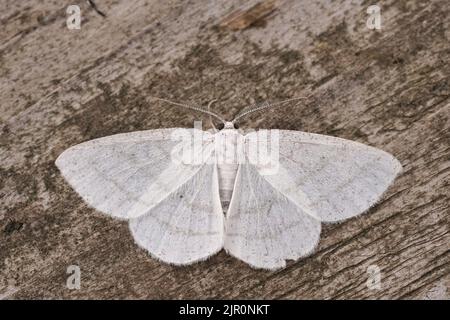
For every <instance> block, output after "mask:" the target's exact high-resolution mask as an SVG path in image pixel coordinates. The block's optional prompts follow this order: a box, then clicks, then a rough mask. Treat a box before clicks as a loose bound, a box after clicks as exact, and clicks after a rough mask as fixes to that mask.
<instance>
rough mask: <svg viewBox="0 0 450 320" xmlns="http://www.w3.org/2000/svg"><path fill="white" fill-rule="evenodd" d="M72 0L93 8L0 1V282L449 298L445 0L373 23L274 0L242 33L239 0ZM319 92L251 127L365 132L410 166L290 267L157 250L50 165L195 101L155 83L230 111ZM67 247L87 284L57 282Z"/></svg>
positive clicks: (351, 12) (160, 294) (198, 292)
mask: <svg viewBox="0 0 450 320" xmlns="http://www.w3.org/2000/svg"><path fill="white" fill-rule="evenodd" d="M256 2H257V1H254V2H252V3H256ZM77 3H78V4H80V6H81V8H82V13H83V17H84V19H85V20H83V22H82V28H81V30H79V31H70V30H67V29H66V28H65V8H64V7H61V4H60V3H59V2H56V1H55V2H48V3H47V2H41V1H27V2H26V4H25V2H17V3H12V2H10V1H4V0H2V1H0V6H1V8H2V9H4V10H2V13H1V17H0V20H1V21H2V25H5V27H4V28H2V29H1V30H0V37H1V39H2V43H1V44H0V101H1V102H0V108H1V109H0V110H1V120H2V124H1V126H2V127H1V129H2V131H1V135H0V143H1V145H0V148H1V153H0V159H1V170H0V176H1V180H0V189H1V191H0V197H1V207H0V210H1V211H0V297H2V298H55V297H62V298H208V297H210V298H284V299H296V298H340V299H343V298H425V299H429V298H436V297H438V298H439V297H440V298H446V299H448V298H449V292H448V288H449V281H450V280H449V279H450V275H449V273H450V245H449V243H450V234H449V229H450V221H449V214H450V209H449V207H450V206H449V198H450V197H449V192H448V190H449V179H450V150H449V141H450V131H449V129H450V120H449V115H450V100H449V96H450V89H449V88H450V86H449V84H450V67H449V65H448V61H450V45H449V43H450V42H449V40H450V31H449V30H450V12H449V11H450V8H449V7H448V5H447V3H446V1H445V0H440V1H439V0H436V1H430V2H426V3H424V2H419V1H417V2H416V1H393V0H392V1H380V2H379V4H380V5H381V8H382V18H383V20H382V30H381V31H374V30H369V29H367V28H366V25H365V22H366V19H367V14H366V11H365V10H366V8H367V7H368V6H369V5H370V4H371V3H368V2H365V1H356V2H348V1H333V2H332V3H328V1H316V2H299V1H293V0H291V1H279V6H278V8H277V12H276V14H275V15H271V16H270V17H269V18H268V19H267V21H266V23H265V24H264V25H263V26H255V27H254V28H247V29H245V30H242V31H238V32H233V31H227V30H223V29H221V28H218V25H219V23H220V21H221V19H222V18H223V17H224V16H225V15H226V14H228V13H229V12H231V11H233V10H236V9H239V8H240V7H241V6H242V5H243V4H244V2H243V1H237V0H236V1H227V2H223V3H221V4H219V3H214V4H213V3H212V2H209V1H192V2H182V1H167V2H166V1H164V2H161V1H150V2H148V1H140V0H137V1H125V2H123V1H122V2H117V1H109V0H108V1H102V2H101V3H100V2H98V5H99V6H101V9H102V10H103V11H104V12H106V13H107V18H106V19H103V18H102V17H100V16H99V15H97V14H96V13H95V12H94V11H93V10H91V9H89V8H88V6H87V4H86V2H85V1H78V2H77ZM245 4H246V5H251V3H250V4H249V3H248V2H245ZM43 21H44V23H43ZM3 39H5V40H3ZM309 93H312V98H311V101H310V103H308V105H305V106H298V107H287V108H284V109H277V110H272V111H269V112H266V113H261V114H257V115H256V114H255V115H253V116H251V117H250V118H248V119H246V120H245V121H244V122H243V123H242V124H241V127H244V128H257V127H259V128H281V129H295V130H303V131H309V132H317V133H324V134H331V135H336V136H340V137H343V138H348V139H352V140H356V141H360V142H363V143H367V144H370V145H373V146H375V147H379V148H381V149H384V150H386V151H388V152H391V153H392V154H394V155H395V156H396V157H397V158H398V159H400V161H401V162H402V164H403V166H404V172H403V173H402V175H401V176H400V177H399V178H398V179H397V180H396V181H395V183H394V185H393V186H392V187H391V188H390V189H389V190H388V191H387V193H386V195H385V197H384V198H383V200H382V201H381V202H380V203H379V204H378V205H376V206H375V207H373V208H372V209H370V210H369V212H368V213H366V214H365V215H363V216H361V217H358V218H354V219H350V220H348V221H346V222H344V223H340V224H335V225H324V228H323V232H322V236H321V241H320V244H319V247H318V249H317V251H316V253H315V254H313V255H312V256H310V257H308V258H306V259H303V260H300V261H298V262H295V263H289V265H288V267H287V268H286V269H284V270H281V271H276V272H266V271H260V270H254V269H251V268H249V267H248V266H247V265H246V264H244V263H241V262H239V261H237V260H236V259H234V258H232V257H229V256H227V255H226V254H225V253H223V252H221V253H220V254H218V255H217V256H214V257H212V258H211V259H209V260H208V261H206V262H202V263H199V264H196V265H193V266H190V267H186V268H179V267H173V266H168V265H165V264H161V263H159V262H157V261H155V260H153V259H151V258H150V257H149V256H148V255H147V254H146V253H145V252H144V251H143V250H140V249H139V248H138V247H137V246H136V245H135V244H134V243H133V240H132V237H131V236H130V235H129V232H128V227H127V225H126V223H123V222H118V221H115V220H113V219H109V218H106V217H105V216H103V215H101V214H100V213H98V212H96V211H95V210H92V209H90V208H87V207H86V205H85V204H84V203H83V202H82V201H81V199H80V198H79V197H78V196H77V195H76V194H75V193H74V192H73V191H72V190H71V189H70V187H68V186H67V184H66V183H65V182H64V181H63V179H62V178H61V176H60V175H59V173H58V171H57V170H56V167H55V166H54V160H55V158H56V157H57V155H58V154H59V153H60V152H62V151H63V150H64V149H66V148H67V147H69V146H71V145H74V144H76V143H79V142H82V141H85V140H89V139H92V138H96V137H101V136H105V135H110V134H114V133H118V132H127V131H134V130H142V129H149V128H159V127H171V126H191V125H192V123H193V120H194V119H200V118H201V116H200V115H198V114H195V113H191V112H185V111H184V110H178V109H173V108H168V107H167V106H166V105H162V104H160V103H150V102H148V97H149V96H151V95H154V96H163V97H166V98H172V99H174V100H179V101H190V102H195V103H205V102H206V101H209V100H211V99H213V98H218V99H220V102H219V103H218V104H216V105H214V107H216V110H217V111H218V112H221V113H223V114H224V115H225V116H227V117H229V118H230V117H231V116H232V115H233V114H235V113H236V112H238V111H239V110H240V109H241V108H242V107H243V106H244V105H247V104H249V103H253V102H255V100H258V101H261V100H271V101H274V100H278V99H282V98H289V97H292V96H300V95H305V94H309ZM201 119H204V120H206V118H201ZM72 264H75V265H79V266H80V268H81V271H82V287H81V289H80V290H68V289H67V288H66V286H65V282H66V278H67V274H66V269H67V267H68V266H69V265H72ZM370 265H377V266H379V268H380V269H381V277H382V285H381V289H379V290H370V289H368V287H367V286H366V281H367V279H368V276H369V274H368V273H367V268H368V267H369V266H370Z"/></svg>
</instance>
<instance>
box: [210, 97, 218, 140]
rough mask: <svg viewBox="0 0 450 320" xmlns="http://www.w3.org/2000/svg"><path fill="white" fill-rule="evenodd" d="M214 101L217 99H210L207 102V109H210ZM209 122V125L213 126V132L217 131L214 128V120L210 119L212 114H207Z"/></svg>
mask: <svg viewBox="0 0 450 320" xmlns="http://www.w3.org/2000/svg"><path fill="white" fill-rule="evenodd" d="M216 101H217V99H214V100H211V101H210V102H209V103H208V111H211V105H212V104H213V103H214V102H216ZM209 123H210V124H211V127H213V128H214V132H217V128H216V126H215V125H214V122H213V120H212V116H211V115H209Z"/></svg>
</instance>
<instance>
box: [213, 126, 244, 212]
mask: <svg viewBox="0 0 450 320" xmlns="http://www.w3.org/2000/svg"><path fill="white" fill-rule="evenodd" d="M243 141H244V136H243V135H242V134H240V133H239V131H238V130H237V129H235V128H234V125H233V124H232V123H227V124H226V125H225V127H224V129H223V130H221V131H220V132H218V133H217V134H216V140H215V142H216V161H217V171H218V178H219V196H220V201H221V203H222V209H223V211H224V213H225V212H226V211H227V210H228V206H229V204H230V201H231V197H232V195H233V189H234V183H235V180H236V175H237V170H238V166H239V163H240V161H241V160H242V159H243V157H244V153H243V149H242V145H243Z"/></svg>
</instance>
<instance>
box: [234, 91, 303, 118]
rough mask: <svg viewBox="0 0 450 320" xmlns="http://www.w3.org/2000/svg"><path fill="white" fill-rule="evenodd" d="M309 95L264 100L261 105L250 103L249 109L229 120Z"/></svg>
mask: <svg viewBox="0 0 450 320" xmlns="http://www.w3.org/2000/svg"><path fill="white" fill-rule="evenodd" d="M309 97H310V96H306V97H297V98H291V99H287V100H283V101H279V102H275V103H268V102H264V103H263V104H261V105H252V106H250V110H247V111H245V112H243V113H241V114H238V115H237V116H236V117H235V118H234V119H233V120H232V121H231V122H232V123H235V122H236V121H237V120H238V119H240V118H242V117H245V116H246V115H249V114H250V113H253V112H256V111H260V110H263V109H268V108H273V107H277V106H280V105H283V104H285V103H288V102H292V101H297V100H304V99H308V98H309ZM244 109H245V108H244Z"/></svg>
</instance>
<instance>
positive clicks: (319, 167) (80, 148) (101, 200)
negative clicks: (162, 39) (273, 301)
mask: <svg viewBox="0 0 450 320" xmlns="http://www.w3.org/2000/svg"><path fill="white" fill-rule="evenodd" d="M160 100H162V99H160ZM293 100H294V99H291V100H287V101H283V102H281V103H278V104H273V105H264V106H261V107H255V108H253V109H251V110H250V111H248V112H245V113H242V114H241V115H239V116H238V117H236V118H235V119H234V120H233V121H231V122H227V121H225V120H223V119H222V118H221V117H220V116H218V115H217V114H215V113H213V112H211V111H210V110H209V106H208V110H205V109H202V108H197V107H190V106H186V105H181V106H184V107H187V108H192V109H195V110H198V111H202V112H205V113H207V114H209V115H210V116H214V117H216V118H218V119H220V120H221V121H222V122H223V123H224V128H223V130H220V131H218V132H215V133H211V132H207V131H202V130H198V129H195V128H194V129H180V128H174V129H158V130H147V131H139V132H131V133H123V134H116V135H113V136H108V137H104V138H99V139H95V140H91V141H87V142H84V143H81V144H79V145H76V146H73V147H71V148H69V149H67V150H66V151H64V152H63V153H62V154H61V155H60V156H59V157H58V159H57V160H56V165H57V166H58V168H59V169H60V170H61V172H62V174H63V176H64V177H65V178H66V179H67V181H68V182H69V183H70V185H71V186H72V187H73V188H74V189H75V190H76V191H77V192H78V193H79V194H80V195H81V197H82V198H83V199H84V200H85V201H86V202H87V203H88V204H89V205H91V206H92V207H94V208H95V209H97V210H99V211H101V212H103V213H106V214H108V215H110V216H113V217H115V218H119V219H126V220H129V226H130V230H131V233H132V235H133V237H134V239H135V241H136V242H137V244H138V245H140V246H141V247H143V248H145V249H146V250H148V252H149V253H150V254H151V255H152V256H153V257H156V258H157V259H160V260H162V261H164V262H166V263H171V264H175V265H187V264H191V263H194V262H196V261H201V260H204V259H206V258H208V257H210V256H211V255H213V254H215V253H217V252H218V251H220V250H221V249H222V248H223V249H225V250H226V251H227V252H228V253H229V254H230V255H232V256H234V257H236V258H238V259H240V260H242V261H245V262H246V263H248V264H249V265H251V266H253V267H256V268H263V269H272V270H273V269H279V268H283V267H284V266H285V265H286V260H297V259H299V258H300V257H304V256H306V255H308V254H310V253H312V252H313V250H314V248H315V247H316V245H317V243H318V241H319V238H320V231H321V222H337V221H341V220H344V219H348V218H350V217H354V216H356V215H359V214H361V213H363V212H364V211H366V210H367V209H368V208H370V207H371V206H373V205H374V204H375V203H376V202H377V200H379V198H380V197H381V195H382V194H383V192H384V191H385V190H386V189H387V187H388V186H389V184H390V183H391V182H392V181H393V180H394V178H395V176H396V175H397V174H398V173H399V172H400V171H401V165H400V163H399V162H398V161H397V160H396V159H395V158H394V157H393V156H392V155H390V154H389V153H386V152H384V151H381V150H379V149H376V148H372V147H369V146H366V145H363V144H361V143H357V142H353V141H349V140H344V139H340V138H335V137H330V136H324V135H320V134H312V133H305V132H300V131H290V130H275V131H274V130H259V131H256V132H251V133H248V134H245V135H244V134H242V132H241V131H239V130H237V129H236V126H235V123H236V120H237V119H239V118H241V117H242V116H244V115H246V114H248V113H250V112H253V111H257V110H261V109H264V108H267V107H271V106H275V105H280V104H282V103H285V102H288V101H293ZM163 101H166V102H169V101H167V100H163ZM171 103H172V102H171ZM173 104H176V103H173ZM176 105H180V104H176ZM180 135H181V136H183V139H181V140H180V139H178V140H177V139H174V137H176V136H180ZM269 137H270V138H269ZM273 137H276V139H272V138H273ZM186 138H187V139H186ZM271 139H272V140H271ZM266 144H267V145H270V148H271V151H276V152H263V151H261V150H262V149H263V148H254V147H255V146H257V147H258V146H260V145H266ZM255 150H256V151H255ZM192 155H193V157H192ZM256 155H257V156H256ZM255 159H256V160H255Z"/></svg>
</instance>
